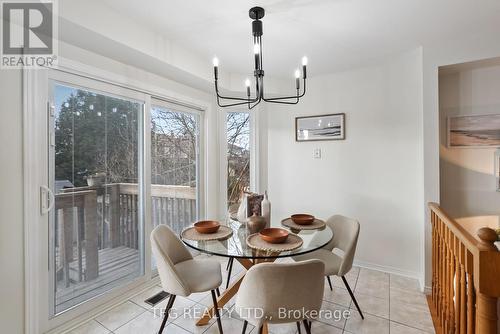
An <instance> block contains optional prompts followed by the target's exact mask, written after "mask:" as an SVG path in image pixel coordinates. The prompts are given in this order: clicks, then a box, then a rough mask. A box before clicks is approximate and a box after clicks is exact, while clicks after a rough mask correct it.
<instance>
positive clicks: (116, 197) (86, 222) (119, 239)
mask: <svg viewBox="0 0 500 334" xmlns="http://www.w3.org/2000/svg"><path fill="white" fill-rule="evenodd" d="M138 192H139V188H138V185H137V184H133V183H114V184H106V185H100V186H88V187H75V188H67V189H63V190H62V191H61V193H59V194H56V196H55V197H56V207H55V209H56V214H55V216H56V226H55V229H56V265H57V266H56V268H57V269H56V275H57V276H56V277H57V280H61V279H63V280H64V282H65V285H66V286H69V283H70V273H69V263H70V262H73V261H74V260H75V258H74V257H75V253H76V255H77V260H78V263H77V271H78V274H77V277H76V280H77V281H82V280H85V281H89V280H92V279H94V278H96V277H97V276H98V275H99V272H98V271H99V259H98V257H99V250H101V249H104V248H116V247H119V246H126V247H129V248H134V249H137V248H138V247H139V239H138V237H139V209H138V205H139V202H138ZM151 195H152V216H151V217H152V223H153V227H154V226H157V225H159V224H167V225H169V226H170V227H171V228H172V229H174V231H176V232H177V233H179V232H180V231H181V230H182V229H183V228H184V227H186V226H188V225H189V224H191V223H192V222H193V221H194V220H195V219H196V191H195V188H192V187H187V186H172V185H152V186H151ZM75 246H76V249H75ZM71 279H75V278H74V277H72V278H71Z"/></svg>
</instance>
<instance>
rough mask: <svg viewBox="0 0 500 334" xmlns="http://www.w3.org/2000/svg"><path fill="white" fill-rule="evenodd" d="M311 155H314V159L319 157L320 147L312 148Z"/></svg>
mask: <svg viewBox="0 0 500 334" xmlns="http://www.w3.org/2000/svg"><path fill="white" fill-rule="evenodd" d="M313 157H314V159H321V149H320V148H315V149H314V151H313Z"/></svg>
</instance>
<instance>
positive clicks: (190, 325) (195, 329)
mask: <svg viewBox="0 0 500 334" xmlns="http://www.w3.org/2000/svg"><path fill="white" fill-rule="evenodd" d="M204 311H205V306H203V305H200V304H196V305H194V306H193V307H191V309H190V311H189V313H187V314H185V316H184V317H178V318H176V319H174V320H173V321H172V323H173V324H175V325H177V326H179V327H182V328H184V329H185V330H187V331H189V332H191V333H195V334H199V333H203V332H205V331H206V330H207V329H208V328H209V327H210V326H211V325H212V324H213V323H214V321H215V319H210V321H209V323H208V325H205V326H196V321H197V320H198V319H200V318H201V317H202V315H203V312H204Z"/></svg>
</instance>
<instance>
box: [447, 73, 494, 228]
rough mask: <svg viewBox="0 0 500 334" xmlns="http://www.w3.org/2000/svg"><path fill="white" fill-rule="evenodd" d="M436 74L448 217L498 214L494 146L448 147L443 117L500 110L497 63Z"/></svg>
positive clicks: (487, 113) (485, 113) (481, 113)
mask: <svg viewBox="0 0 500 334" xmlns="http://www.w3.org/2000/svg"><path fill="white" fill-rule="evenodd" d="M442 72H443V73H441V74H440V75H439V113H440V117H439V119H440V133H441V135H440V141H441V150H440V185H441V186H440V190H441V193H440V198H441V203H440V204H441V207H442V208H443V209H444V210H445V211H446V212H447V213H448V214H450V215H451V216H452V217H456V218H461V217H473V216H484V215H492V216H493V215H494V216H497V220H498V215H499V214H500V192H497V191H496V186H495V183H496V179H495V173H494V169H495V166H494V153H495V150H496V147H483V148H449V147H448V146H447V119H448V117H450V116H464V115H490V114H498V113H499V110H500V95H499V94H498V92H499V91H500V66H499V65H496V66H492V65H485V66H481V67H478V68H472V69H465V70H463V69H456V70H452V72H448V71H442Z"/></svg>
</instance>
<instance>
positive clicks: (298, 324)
mask: <svg viewBox="0 0 500 334" xmlns="http://www.w3.org/2000/svg"><path fill="white" fill-rule="evenodd" d="M297 333H299V334H302V333H301V331H300V321H297Z"/></svg>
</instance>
